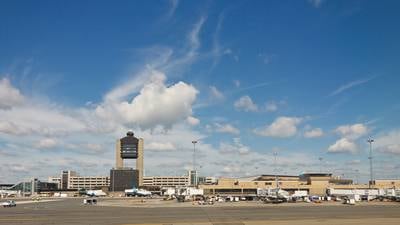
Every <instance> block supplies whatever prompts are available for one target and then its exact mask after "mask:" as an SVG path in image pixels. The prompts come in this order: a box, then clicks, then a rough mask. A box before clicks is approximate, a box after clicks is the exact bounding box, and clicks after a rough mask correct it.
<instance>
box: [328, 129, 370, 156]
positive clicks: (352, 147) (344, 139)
mask: <svg viewBox="0 0 400 225" xmlns="http://www.w3.org/2000/svg"><path fill="white" fill-rule="evenodd" d="M335 132H336V133H337V134H338V135H340V137H341V138H340V139H339V140H337V141H336V143H335V144H333V145H331V146H329V148H328V152H340V153H356V152H357V151H358V146H357V144H356V142H355V141H356V140H357V139H359V138H360V137H362V136H364V135H366V134H367V133H368V127H367V126H366V125H364V124H361V123H357V124H353V125H342V126H339V127H337V128H336V129H335Z"/></svg>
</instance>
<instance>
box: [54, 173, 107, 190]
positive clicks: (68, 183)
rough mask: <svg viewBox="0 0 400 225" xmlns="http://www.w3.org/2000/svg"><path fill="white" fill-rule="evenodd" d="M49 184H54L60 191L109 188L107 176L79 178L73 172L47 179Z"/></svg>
mask: <svg viewBox="0 0 400 225" xmlns="http://www.w3.org/2000/svg"><path fill="white" fill-rule="evenodd" d="M48 181H49V182H52V183H56V184H57V187H58V188H59V189H62V190H68V189H94V188H102V187H109V186H110V178H109V177H107V176H79V174H78V173H77V172H75V171H71V170H65V171H62V172H61V176H60V177H49V179H48Z"/></svg>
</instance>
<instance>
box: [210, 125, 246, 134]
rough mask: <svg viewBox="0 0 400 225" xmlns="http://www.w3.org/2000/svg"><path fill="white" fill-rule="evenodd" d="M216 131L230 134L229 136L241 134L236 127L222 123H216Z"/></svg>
mask: <svg viewBox="0 0 400 225" xmlns="http://www.w3.org/2000/svg"><path fill="white" fill-rule="evenodd" d="M214 126H215V131H216V132H219V133H229V134H239V133H240V130H239V129H238V128H236V127H234V126H233V125H231V124H228V123H226V124H220V123H215V124H214Z"/></svg>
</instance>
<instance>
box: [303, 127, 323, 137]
mask: <svg viewBox="0 0 400 225" xmlns="http://www.w3.org/2000/svg"><path fill="white" fill-rule="evenodd" d="M323 135H324V132H323V131H322V129H321V128H314V129H311V130H307V131H305V132H304V137H306V138H316V137H321V136H323Z"/></svg>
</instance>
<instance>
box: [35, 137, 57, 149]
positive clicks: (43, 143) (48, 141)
mask: <svg viewBox="0 0 400 225" xmlns="http://www.w3.org/2000/svg"><path fill="white" fill-rule="evenodd" d="M57 145H58V141H57V140H56V139H53V138H45V139H42V140H40V141H39V142H38V143H36V144H35V147H36V148H38V149H51V148H54V147H56V146H57Z"/></svg>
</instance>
